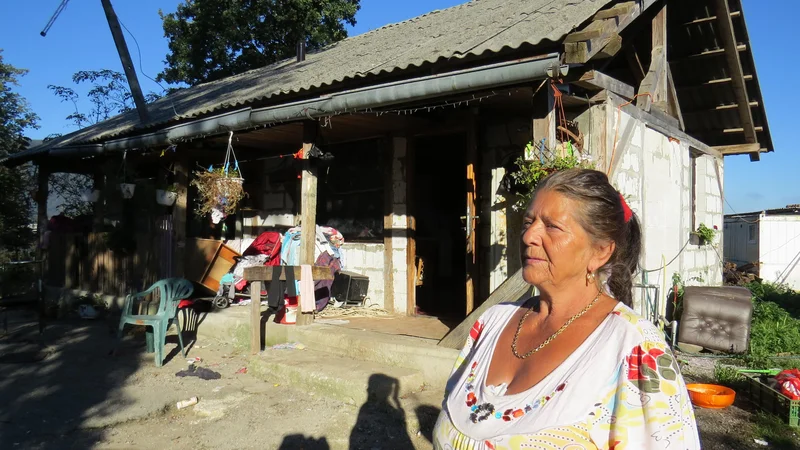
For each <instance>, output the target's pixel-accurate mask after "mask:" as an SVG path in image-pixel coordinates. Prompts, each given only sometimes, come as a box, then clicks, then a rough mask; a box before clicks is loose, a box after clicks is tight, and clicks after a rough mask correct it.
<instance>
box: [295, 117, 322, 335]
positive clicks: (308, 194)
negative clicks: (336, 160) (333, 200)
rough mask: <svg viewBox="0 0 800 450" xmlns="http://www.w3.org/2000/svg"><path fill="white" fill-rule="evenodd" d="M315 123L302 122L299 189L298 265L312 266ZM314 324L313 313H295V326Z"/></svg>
mask: <svg viewBox="0 0 800 450" xmlns="http://www.w3.org/2000/svg"><path fill="white" fill-rule="evenodd" d="M316 133H317V123H316V122H311V121H306V122H303V159H304V161H303V174H302V180H301V189H300V226H301V232H300V233H301V234H300V264H303V265H305V264H308V265H312V266H313V265H314V262H315V261H314V249H315V243H316V239H317V169H316V167H312V166H311V163H310V161H308V153H309V152H310V151H311V147H312V146H313V145H314V137H315V135H316ZM312 323H314V313H313V312H311V313H301V312H300V310H299V309H298V312H297V325H299V326H302V325H310V324H312Z"/></svg>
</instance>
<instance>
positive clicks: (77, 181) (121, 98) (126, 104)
mask: <svg viewBox="0 0 800 450" xmlns="http://www.w3.org/2000/svg"><path fill="white" fill-rule="evenodd" d="M72 81H73V82H74V83H75V85H76V86H79V85H82V84H86V83H88V84H89V90H88V91H87V92H86V96H85V98H86V100H88V102H89V105H91V106H90V108H89V110H88V111H86V112H84V111H82V110H81V96H80V94H79V93H78V92H77V91H76V90H75V89H73V88H71V87H66V86H56V85H52V84H51V85H49V86H47V88H48V89H50V90H51V91H52V92H53V94H55V95H56V97H58V98H60V99H61V101H62V102H69V103H72V104H73V105H74V108H75V110H74V111H73V112H72V113H70V114H69V115H67V117H66V119H67V121H68V122H72V123H73V124H74V125H75V126H76V127H77V128H78V129H80V128H84V127H86V126H89V125H94V124H96V123H99V122H102V121H104V120H107V119H110V118H111V117H113V116H115V115H117V114H121V113H123V112H126V111H130V110H132V109H134V108H135V104H134V102H133V95H132V94H131V91H130V89H129V88H128V81H127V79H126V78H125V76H124V75H123V74H121V73H119V72H117V71H114V70H109V69H103V70H82V71H79V72H75V74H73V75H72ZM159 97H160V96H159V95H158V94H156V93H154V92H150V93H148V94H147V95H146V96H145V100H147V102H148V103H152V102H154V101H156V100H158V98H159ZM58 136H60V135H58V134H53V135H50V136H48V137H47V138H46V139H45V140H49V139H53V138H56V137H58ZM92 184H93V180H92V179H91V178H90V177H88V176H86V175H80V174H73V173H56V174H54V175H53V176H52V177H51V178H50V192H51V194H52V195H53V196H54V197H56V198H57V199H58V202H59V209H60V210H61V212H62V213H64V215H66V216H69V217H76V216H80V215H84V214H91V213H92V210H93V207H92V204H91V203H89V202H87V201H85V200H83V194H84V193H85V192H86V191H87V190H89V189H91V188H92Z"/></svg>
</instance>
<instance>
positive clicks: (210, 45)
mask: <svg viewBox="0 0 800 450" xmlns="http://www.w3.org/2000/svg"><path fill="white" fill-rule="evenodd" d="M359 8H360V0H243V1H239V0H236V1H234V0H193V1H189V0H187V1H184V2H181V3H180V4H179V5H178V8H177V11H176V12H174V13H170V14H164V13H163V12H162V11H159V15H161V20H162V21H163V26H164V36H165V37H166V38H167V39H168V40H169V53H168V54H167V57H166V61H165V62H166V63H167V68H166V69H165V70H164V71H163V72H161V73H160V74H159V75H158V79H159V80H160V81H166V82H168V83H186V84H189V85H195V84H199V83H203V82H207V81H213V80H218V79H220V78H224V77H227V76H231V75H235V74H239V73H242V72H246V71H248V70H250V69H255V68H260V67H264V66H267V65H269V64H273V63H276V62H278V61H281V60H283V59H286V58H291V57H293V56H294V55H295V52H296V45H297V43H298V42H300V41H301V40H302V41H304V42H305V43H306V48H307V49H308V51H315V50H319V49H321V48H322V47H324V46H326V45H329V44H332V43H334V42H337V41H340V40H342V39H344V38H346V37H347V30H346V29H345V24H346V23H347V24H350V25H355V23H356V19H355V16H356V12H357V11H358V10H359Z"/></svg>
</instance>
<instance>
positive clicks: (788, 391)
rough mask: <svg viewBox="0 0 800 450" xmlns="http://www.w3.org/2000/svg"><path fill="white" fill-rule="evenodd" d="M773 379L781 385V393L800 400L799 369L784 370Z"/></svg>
mask: <svg viewBox="0 0 800 450" xmlns="http://www.w3.org/2000/svg"><path fill="white" fill-rule="evenodd" d="M775 380H776V381H777V382H778V384H779V385H780V386H781V394H783V395H785V396H787V397H789V398H790V399H792V400H800V370H797V369H789V370H784V371H783V372H781V373H779V374H778V376H776V377H775Z"/></svg>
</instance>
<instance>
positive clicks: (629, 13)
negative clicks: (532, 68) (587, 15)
mask: <svg viewBox="0 0 800 450" xmlns="http://www.w3.org/2000/svg"><path fill="white" fill-rule="evenodd" d="M656 2H657V0H640V1H628V2H623V3H619V4H617V5H614V6H612V7H611V8H608V9H605V10H602V11H599V12H598V13H597V14H595V16H594V17H593V19H592V22H590V23H589V24H588V25H586V26H585V27H584V28H582V29H580V30H577V31H575V32H573V33H570V34H568V35H567V37H566V38H565V39H564V53H565V58H564V62H565V63H567V64H583V63H586V62H587V61H589V60H590V59H593V58H602V57H609V56H613V55H615V54H616V53H617V52H618V51H619V50H620V49H621V48H622V38H621V37H620V33H621V32H622V30H624V29H625V28H626V27H627V26H628V25H630V24H631V23H632V22H633V21H634V20H635V19H636V18H637V17H639V16H640V15H642V13H643V12H644V11H645V10H647V8H649V7H650V6H651V5H653V4H654V3H656Z"/></svg>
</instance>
